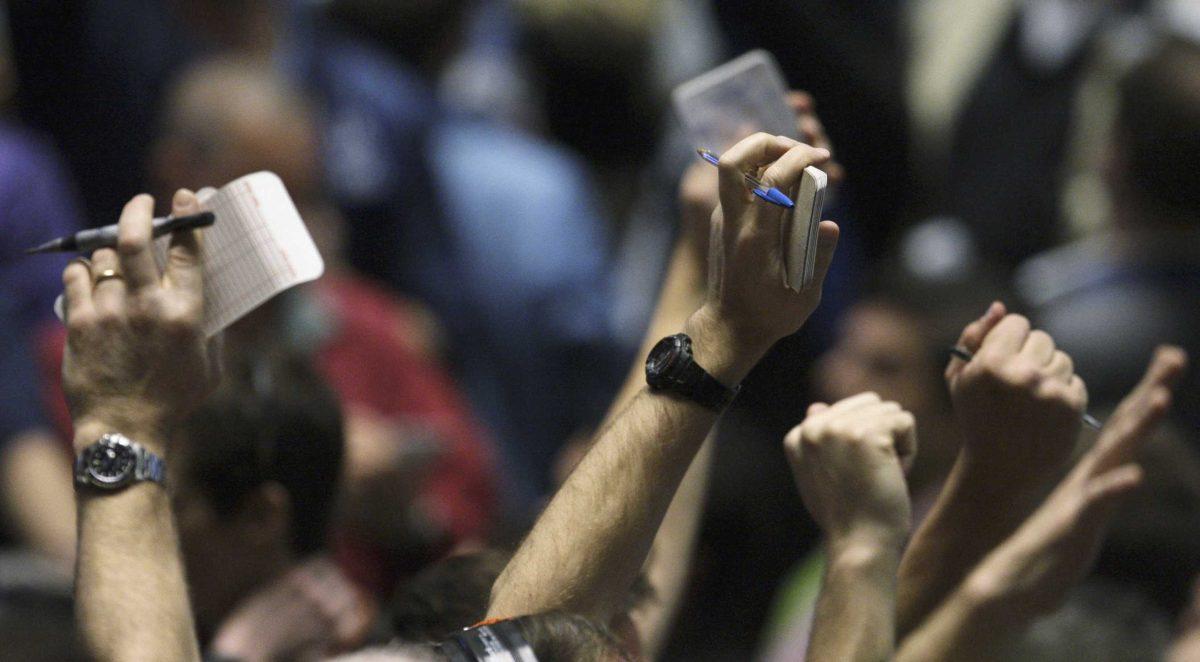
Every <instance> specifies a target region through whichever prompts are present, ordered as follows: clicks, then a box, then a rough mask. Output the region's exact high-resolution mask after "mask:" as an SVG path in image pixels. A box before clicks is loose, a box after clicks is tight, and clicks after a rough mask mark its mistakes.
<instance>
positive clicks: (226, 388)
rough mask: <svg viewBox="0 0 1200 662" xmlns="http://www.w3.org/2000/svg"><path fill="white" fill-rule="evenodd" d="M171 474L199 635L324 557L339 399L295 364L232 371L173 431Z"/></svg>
mask: <svg viewBox="0 0 1200 662" xmlns="http://www.w3.org/2000/svg"><path fill="white" fill-rule="evenodd" d="M177 437H178V438H177V439H176V443H175V449H176V451H175V453H174V454H173V455H172V460H171V465H170V469H171V471H172V474H171V480H172V481H173V483H174V488H173V489H174V493H175V497H176V501H175V509H176V516H177V518H178V521H179V537H180V543H181V547H182V550H183V556H184V562H185V564H186V566H187V573H188V583H189V585H190V587H191V595H192V603H193V608H194V610H195V613H196V618H197V622H198V624H199V625H200V628H201V631H202V633H205V634H207V633H206V632H205V631H206V630H207V629H208V628H211V627H213V626H214V625H215V624H216V623H217V622H219V620H220V619H221V618H222V617H223V616H224V615H225V614H226V613H227V612H228V610H230V609H232V608H233V607H234V606H235V605H236V603H237V602H238V601H239V600H240V599H242V598H243V597H245V596H246V595H247V594H248V593H249V592H251V591H252V590H253V589H255V588H257V587H258V586H260V585H262V584H263V583H265V582H267V581H269V580H271V579H273V578H274V577H275V576H276V575H278V574H279V573H280V572H282V571H283V570H285V569H286V568H287V567H288V566H290V565H291V564H292V563H294V562H295V561H296V560H299V559H301V558H303V557H305V556H308V555H311V554H313V553H316V552H318V551H320V550H322V549H323V547H324V545H325V540H326V528H327V525H328V522H329V517H330V512H331V510H332V507H333V503H334V497H335V494H336V491H337V483H338V476H339V472H340V470H341V459H342V418H341V412H340V409H339V405H338V400H337V397H336V396H335V395H334V393H333V392H332V391H331V390H330V389H329V387H328V386H326V384H325V383H324V382H323V380H322V379H321V378H320V377H319V376H318V375H317V373H316V372H315V370H314V368H313V367H312V366H311V365H310V364H308V363H307V362H306V361H304V360H303V359H300V358H298V357H295V356H291V355H288V356H270V355H260V356H256V357H254V358H239V359H235V360H233V361H231V365H229V366H228V367H227V369H226V372H225V374H224V375H223V383H222V385H221V387H220V388H219V389H218V390H217V391H216V392H215V393H214V394H213V395H212V396H210V397H209V398H208V399H207V400H206V401H205V402H204V403H203V404H201V406H200V407H199V409H198V410H197V411H196V412H195V413H194V414H192V415H191V416H190V417H189V418H188V419H187V421H186V422H185V423H184V424H183V425H182V426H181V428H180V430H179V432H178V434H177Z"/></svg>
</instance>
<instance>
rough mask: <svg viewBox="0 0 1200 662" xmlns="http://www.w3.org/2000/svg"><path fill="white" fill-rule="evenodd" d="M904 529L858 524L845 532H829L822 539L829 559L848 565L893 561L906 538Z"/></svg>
mask: <svg viewBox="0 0 1200 662" xmlns="http://www.w3.org/2000/svg"><path fill="white" fill-rule="evenodd" d="M906 537H907V536H906V533H905V532H904V531H901V530H898V529H893V528H889V527H858V528H856V529H854V530H852V531H850V532H848V533H844V534H838V535H831V536H829V537H828V538H827V539H826V541H825V553H826V556H827V557H828V558H829V562H830V563H831V564H832V563H840V564H843V565H847V566H859V567H861V566H866V565H877V564H881V563H888V562H895V563H896V564H899V559H900V552H901V550H902V549H903V547H904V541H905V538H906Z"/></svg>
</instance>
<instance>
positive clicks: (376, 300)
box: [39, 59, 501, 597]
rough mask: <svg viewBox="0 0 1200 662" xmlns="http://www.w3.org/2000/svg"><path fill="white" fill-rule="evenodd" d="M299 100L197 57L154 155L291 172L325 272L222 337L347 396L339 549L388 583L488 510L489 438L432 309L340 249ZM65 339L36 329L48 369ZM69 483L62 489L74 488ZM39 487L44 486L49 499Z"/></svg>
mask: <svg viewBox="0 0 1200 662" xmlns="http://www.w3.org/2000/svg"><path fill="white" fill-rule="evenodd" d="M215 98H220V99H221V102H220V103H213V102H212V100H213V99H215ZM309 113H310V111H309V109H308V102H307V100H306V99H305V98H304V97H303V96H302V95H300V94H299V93H298V92H296V91H295V90H294V89H293V88H292V87H291V86H289V85H288V84H287V83H286V81H284V80H282V79H281V77H280V76H279V75H277V74H275V73H273V72H272V71H271V70H270V69H269V68H266V67H264V66H262V65H258V64H254V63H245V62H238V61H235V60H230V59H216V60H208V61H200V62H198V63H196V64H195V65H194V66H193V67H191V68H189V69H187V70H185V71H184V72H183V74H182V75H181V78H180V79H179V80H178V81H177V82H176V84H175V85H174V86H173V87H172V88H171V91H170V94H169V95H168V106H167V113H166V115H165V117H164V121H163V123H162V125H161V130H160V134H159V136H158V138H157V139H156V141H155V142H154V144H153V146H152V149H151V154H152V166H151V171H152V172H153V173H154V179H155V182H156V186H157V187H158V188H163V189H167V188H169V187H171V186H174V185H176V184H178V183H179V182H189V183H190V184H191V185H195V186H203V185H214V186H221V185H224V184H225V183H228V182H229V181H231V180H233V179H236V178H237V177H240V176H242V175H246V174H249V173H251V172H255V171H257V170H271V171H274V172H276V173H277V174H279V175H280V176H281V178H282V179H283V181H284V183H285V185H286V186H287V187H288V190H289V192H290V194H291V195H292V197H293V199H294V200H295V202H296V204H297V206H298V208H299V211H300V213H301V216H302V218H304V220H305V222H306V224H307V226H308V228H309V230H310V232H311V233H312V234H313V236H314V238H315V240H316V241H317V243H318V247H319V249H320V251H321V253H322V256H323V257H324V258H325V260H326V273H325V275H324V276H323V277H322V278H321V279H320V280H319V281H317V282H316V283H313V284H310V285H305V286H302V287H300V288H297V289H294V290H291V291H288V292H285V293H283V294H281V295H280V296H279V297H277V298H275V299H273V300H272V301H270V302H268V303H267V304H266V305H264V306H263V307H261V308H259V309H257V310H256V311H254V312H253V313H252V314H251V315H249V316H248V317H246V318H245V319H243V320H241V321H239V322H238V323H237V324H235V325H234V326H233V327H231V328H230V329H228V330H227V332H226V342H227V345H229V348H230V349H231V350H232V351H240V352H246V353H250V352H253V351H254V350H256V349H260V350H269V349H274V348H278V347H280V346H283V347H288V348H290V349H292V350H293V351H296V352H298V353H300V354H302V355H305V356H308V357H310V358H311V360H312V361H313V362H314V364H315V365H316V366H317V367H318V369H319V370H320V371H321V373H322V374H323V375H324V376H325V378H326V379H328V380H329V382H330V384H331V385H332V386H333V388H334V390H335V391H336V392H337V393H338V395H339V396H340V397H341V399H342V402H343V404H344V406H345V409H346V416H345V420H346V437H345V438H346V442H347V449H346V461H345V462H344V467H345V475H344V479H345V480H344V482H343V483H342V484H343V486H344V488H345V489H344V491H343V493H342V494H341V499H340V501H339V508H338V511H337V517H336V518H335V519H336V523H337V525H336V531H337V535H336V542H337V544H336V551H337V553H338V559H339V561H340V562H342V563H343V565H344V567H345V568H346V569H347V571H349V572H350V573H351V575H352V576H353V578H354V579H355V580H356V581H357V582H359V583H360V584H361V585H362V586H364V587H366V588H367V589H368V590H370V591H371V592H373V593H375V594H377V595H378V596H380V597H382V596H385V595H387V593H388V592H389V591H390V590H391V587H392V586H393V585H394V584H395V582H396V580H397V579H398V578H399V577H400V576H402V575H404V574H409V573H412V572H414V571H416V570H417V569H419V568H420V567H421V566H422V565H424V564H425V563H427V562H429V561H431V560H433V559H434V558H437V556H439V555H440V554H442V553H444V552H445V551H447V550H448V549H449V548H450V547H452V546H454V545H455V544H459V543H465V542H468V541H471V540H476V539H479V538H482V537H483V536H485V535H486V534H487V532H488V531H489V530H490V528H491V526H493V525H494V524H495V522H494V516H496V515H497V514H498V513H499V512H501V510H500V504H499V503H498V492H497V491H496V485H497V483H498V481H497V479H496V477H495V475H494V471H493V466H494V464H493V463H494V461H495V458H494V451H493V449H492V448H491V447H490V443H489V441H488V440H487V438H486V437H485V436H484V433H483V432H482V430H481V428H480V426H479V425H478V424H477V423H476V422H475V420H474V418H473V416H472V415H471V413H470V411H469V410H468V408H467V406H466V404H465V402H464V400H463V398H462V396H461V395H460V394H459V393H458V391H457V390H456V388H455V386H454V385H453V383H452V382H451V381H450V379H449V377H448V376H447V375H446V373H445V371H444V370H443V368H442V367H441V365H440V360H439V357H438V356H437V355H436V353H435V347H436V346H437V344H438V341H437V340H436V331H435V330H434V325H433V324H431V323H430V319H429V316H428V314H427V313H425V312H424V310H423V308H422V307H420V306H419V305H418V304H416V303H415V302H412V301H405V300H400V299H397V298H396V297H395V296H394V295H393V294H391V293H389V292H387V291H385V290H382V289H380V288H378V287H376V286H375V285H373V284H371V283H369V282H366V281H364V280H363V279H362V278H361V277H359V276H357V275H356V274H354V272H352V271H351V270H350V269H349V268H348V267H347V266H346V265H345V263H344V261H343V257H342V255H343V252H342V250H343V248H342V236H343V232H344V224H345V221H343V220H342V218H341V217H340V215H339V214H338V212H337V211H336V209H335V208H334V207H333V206H332V204H331V203H330V202H329V201H328V199H327V198H326V197H325V196H324V194H323V193H322V187H321V179H320V157H319V154H320V153H319V144H318V137H317V133H316V129H315V126H314V124H313V120H312V117H311V115H310V114H309ZM62 340H63V330H62V328H61V327H55V328H54V329H53V330H51V331H50V332H48V333H47V334H46V336H45V337H44V338H43V339H42V345H43V357H44V360H43V363H44V364H45V368H44V370H45V372H46V374H47V377H48V379H50V381H51V382H52V383H53V384H57V378H55V377H54V375H55V373H56V372H57V370H58V365H59V363H58V359H57V358H56V356H57V355H56V353H55V352H61V346H62ZM51 402H52V403H53V404H54V405H55V410H56V411H57V412H58V416H59V419H60V427H65V421H63V420H62V419H64V418H65V415H66V410H65V403H63V401H62V399H61V396H60V395H55V396H54V398H53V399H52V401H51ZM63 434H66V432H65V431H64V432H63ZM64 487H66V489H64V491H63V494H62V495H60V498H69V487H67V486H64ZM47 492H49V489H48V488H47V489H44V490H41V491H40V492H39V493H42V494H43V495H42V497H41V498H42V499H45V500H47V501H50V500H51V495H49V494H47Z"/></svg>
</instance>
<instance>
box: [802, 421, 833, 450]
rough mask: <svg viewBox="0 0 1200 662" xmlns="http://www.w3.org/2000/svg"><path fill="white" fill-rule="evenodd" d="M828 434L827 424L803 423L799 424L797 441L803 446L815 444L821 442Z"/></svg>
mask: <svg viewBox="0 0 1200 662" xmlns="http://www.w3.org/2000/svg"><path fill="white" fill-rule="evenodd" d="M828 434H829V428H828V426H827V425H821V424H815V423H814V424H804V425H802V426H800V434H799V435H798V437H799V438H798V440H797V441H798V443H799V444H803V445H805V446H816V445H818V444H820V443H821V441H822V440H824V439H825V438H826V436H828Z"/></svg>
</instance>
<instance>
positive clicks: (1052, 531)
mask: <svg viewBox="0 0 1200 662" xmlns="http://www.w3.org/2000/svg"><path fill="white" fill-rule="evenodd" d="M1185 363H1186V357H1185V356H1184V354H1183V352H1182V350H1180V349H1178V348H1175V347H1164V348H1160V349H1159V350H1158V352H1156V353H1155V355H1154V358H1153V359H1152V360H1151V363H1150V366H1149V368H1147V370H1146V374H1145V376H1144V377H1143V379H1142V381H1141V383H1139V384H1138V386H1137V387H1136V388H1135V389H1134V390H1133V391H1132V392H1131V393H1130V394H1129V395H1128V396H1126V397H1125V399H1124V400H1122V401H1121V404H1120V406H1119V407H1118V408H1117V410H1116V411H1115V412H1114V413H1113V415H1112V416H1111V417H1110V418H1109V421H1108V423H1107V424H1106V425H1105V426H1104V427H1103V429H1102V430H1101V431H1100V437H1099V439H1098V440H1097V441H1096V444H1095V445H1094V446H1093V447H1092V448H1091V449H1090V450H1088V452H1087V453H1085V454H1084V455H1083V457H1082V458H1081V459H1080V461H1079V463H1078V464H1076V465H1075V467H1074V468H1073V469H1072V470H1071V471H1070V473H1068V474H1067V476H1066V478H1064V479H1063V480H1062V482H1061V483H1059V484H1058V486H1057V487H1056V488H1055V489H1054V491H1053V492H1052V493H1051V494H1050V496H1049V497H1048V498H1047V499H1046V501H1045V502H1044V503H1043V504H1042V505H1041V506H1040V507H1038V509H1037V510H1036V511H1035V512H1034V513H1033V515H1032V516H1030V517H1029V519H1027V520H1025V522H1024V523H1022V524H1021V526H1020V527H1019V528H1018V529H1017V530H1016V532H1015V533H1014V534H1013V535H1012V536H1010V537H1009V538H1008V539H1007V540H1005V541H1004V542H1003V543H1002V544H1001V545H999V546H998V547H997V548H996V549H995V550H993V551H992V552H991V553H990V554H988V555H987V556H986V557H985V558H984V559H983V561H982V562H980V563H979V565H978V567H976V568H975V569H974V570H972V571H971V573H970V574H969V575H968V576H967V577H966V579H965V581H963V582H962V584H961V585H960V586H959V587H958V588H957V590H955V592H954V593H953V594H952V595H951V596H950V597H949V598H948V599H947V600H946V601H945V602H944V603H943V604H942V606H941V607H940V608H939V609H937V610H936V611H935V612H934V613H933V615H932V616H930V617H929V619H928V620H927V621H926V622H925V623H923V624H922V625H921V627H920V628H919V629H918V630H917V631H916V632H914V633H913V634H912V635H911V636H910V637H909V638H908V639H907V640H906V641H905V642H904V643H903V644H902V646H901V650H900V652H899V654H898V655H897V656H896V659H897V660H905V661H907V660H929V659H992V657H993V655H994V653H995V652H996V651H998V650H1001V649H1003V648H1004V647H1005V646H1006V644H1007V643H1008V642H1010V641H1011V640H1012V639H1014V638H1015V637H1017V636H1019V635H1020V633H1021V632H1022V631H1023V630H1024V628H1026V627H1027V626H1028V625H1029V624H1030V623H1032V622H1033V621H1034V619H1036V618H1037V617H1038V616H1040V615H1042V614H1044V613H1047V612H1049V611H1051V610H1053V609H1055V608H1056V607H1057V606H1058V605H1059V604H1060V603H1061V601H1062V600H1063V598H1064V597H1065V595H1066V593H1067V591H1068V590H1069V589H1070V588H1071V587H1072V586H1074V585H1075V584H1076V583H1077V582H1078V581H1079V580H1080V579H1081V578H1082V577H1083V576H1084V575H1086V574H1087V572H1088V571H1089V570H1090V568H1091V565H1092V562H1093V561H1094V560H1095V556H1096V552H1097V550H1098V548H1099V546H1100V543H1101V541H1102V540H1103V537H1104V531H1105V528H1106V527H1107V525H1108V522H1109V520H1110V519H1111V516H1112V513H1113V510H1114V508H1115V507H1116V506H1117V505H1118V503H1119V502H1120V500H1121V497H1123V496H1124V495H1126V494H1128V493H1129V491H1130V490H1132V489H1133V488H1135V487H1136V486H1137V485H1138V484H1139V482H1140V481H1141V476H1142V474H1141V468H1140V467H1139V466H1138V465H1137V464H1136V462H1135V461H1134V459H1135V457H1136V455H1137V452H1138V450H1139V449H1140V448H1141V447H1142V446H1144V445H1145V443H1146V442H1147V441H1148V440H1149V439H1150V436H1151V434H1152V433H1153V431H1154V429H1155V427H1156V426H1157V425H1158V423H1159V422H1160V421H1161V420H1162V418H1163V416H1164V415H1165V414H1166V411H1167V408H1168V406H1169V404H1170V400H1171V390H1170V389H1171V386H1172V385H1173V384H1174V383H1175V382H1176V380H1178V378H1179V376H1180V374H1181V373H1182V371H1183V368H1184V364H1185Z"/></svg>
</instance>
